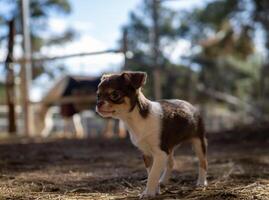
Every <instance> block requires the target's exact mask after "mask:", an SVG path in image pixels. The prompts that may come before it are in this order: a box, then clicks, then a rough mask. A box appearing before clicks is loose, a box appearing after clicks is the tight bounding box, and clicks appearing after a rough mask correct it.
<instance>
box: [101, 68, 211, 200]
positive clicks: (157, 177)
mask: <svg viewBox="0 0 269 200" xmlns="http://www.w3.org/2000/svg"><path fill="white" fill-rule="evenodd" d="M146 78H147V75H146V73H144V72H122V73H120V74H109V75H103V76H102V78H101V82H100V84H99V86H98V90H97V106H96V111H97V113H99V115H101V116H102V117H112V118H116V119H120V120H122V121H123V122H124V123H125V125H126V126H127V128H128V131H129V134H130V138H131V141H132V143H133V144H134V145H135V146H137V147H138V148H139V149H140V150H141V151H142V153H143V158H144V162H145V166H146V168H147V172H148V179H147V186H146V189H145V190H144V192H143V193H142V194H141V196H140V197H141V198H143V197H154V196H155V195H156V194H158V193H160V189H159V185H160V184H165V183H167V182H168V180H169V177H170V175H171V172H172V169H173V165H174V159H173V152H174V149H175V147H176V146H177V145H179V144H180V143H182V142H184V141H188V142H191V143H192V145H193V149H194V151H195V153H196V155H197V157H198V159H199V176H198V181H197V185H199V186H206V185H207V180H206V171H207V159H206V149H207V148H206V139H205V130H204V125H203V122H202V118H201V116H200V114H199V113H198V111H197V110H196V109H195V108H194V107H193V106H192V105H191V104H190V103H188V102H186V101H182V100H176V99H173V100H160V101H150V100H149V99H147V98H146V97H145V96H144V95H143V93H142V92H141V87H142V86H143V85H144V84H145V83H146Z"/></svg>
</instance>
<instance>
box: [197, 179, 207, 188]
mask: <svg viewBox="0 0 269 200" xmlns="http://www.w3.org/2000/svg"><path fill="white" fill-rule="evenodd" d="M196 186H197V187H206V186H207V180H198V181H197V183H196Z"/></svg>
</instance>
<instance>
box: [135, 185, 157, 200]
mask: <svg viewBox="0 0 269 200" xmlns="http://www.w3.org/2000/svg"><path fill="white" fill-rule="evenodd" d="M160 193H161V191H160V187H158V189H157V190H156V191H149V190H148V189H145V190H144V192H142V193H141V194H140V196H139V198H140V199H143V198H152V197H155V196H156V195H157V194H160Z"/></svg>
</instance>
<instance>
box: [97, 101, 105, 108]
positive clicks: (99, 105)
mask: <svg viewBox="0 0 269 200" xmlns="http://www.w3.org/2000/svg"><path fill="white" fill-rule="evenodd" d="M104 104H105V102H104V101H98V102H97V107H98V108H101V107H102V105H104Z"/></svg>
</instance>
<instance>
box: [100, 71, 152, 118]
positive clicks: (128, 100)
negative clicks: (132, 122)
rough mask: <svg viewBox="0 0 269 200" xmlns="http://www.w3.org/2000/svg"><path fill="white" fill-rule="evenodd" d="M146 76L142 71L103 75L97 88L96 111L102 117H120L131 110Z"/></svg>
mask: <svg viewBox="0 0 269 200" xmlns="http://www.w3.org/2000/svg"><path fill="white" fill-rule="evenodd" d="M146 78H147V75H146V73H144V72H122V73H120V74H107V75H103V76H102V78H101V82H100V84H99V85H98V90H97V105H96V111H97V112H98V113H99V114H100V115H101V116H102V117H113V118H121V117H122V116H124V115H125V114H126V113H129V112H131V111H132V110H133V109H134V107H135V106H136V103H137V98H138V94H139V92H140V91H139V90H140V88H141V87H142V86H143V85H144V84H145V83H146Z"/></svg>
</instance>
